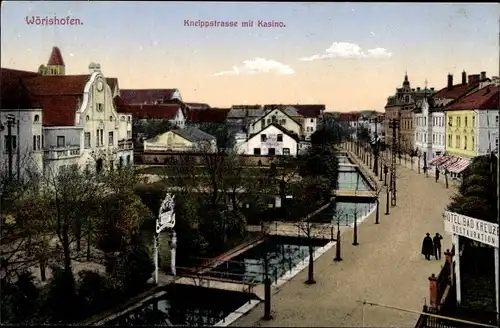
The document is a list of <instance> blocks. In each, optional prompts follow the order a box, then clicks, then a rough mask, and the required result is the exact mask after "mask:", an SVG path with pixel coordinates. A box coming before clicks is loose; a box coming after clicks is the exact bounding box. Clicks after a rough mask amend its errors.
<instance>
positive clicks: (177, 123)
mask: <svg viewBox="0 0 500 328" xmlns="http://www.w3.org/2000/svg"><path fill="white" fill-rule="evenodd" d="M114 103H115V106H116V107H117V108H118V109H119V110H120V112H122V113H128V114H132V115H133V117H134V119H135V120H136V123H137V121H147V120H151V119H158V120H167V121H168V122H169V123H170V124H171V125H172V126H174V127H176V128H180V129H183V128H184V127H185V126H186V117H185V115H184V112H183V110H182V106H181V105H179V104H155V105H154V104H148V105H131V104H129V103H127V102H126V101H125V100H124V99H123V98H121V96H116V97H115V98H114Z"/></svg>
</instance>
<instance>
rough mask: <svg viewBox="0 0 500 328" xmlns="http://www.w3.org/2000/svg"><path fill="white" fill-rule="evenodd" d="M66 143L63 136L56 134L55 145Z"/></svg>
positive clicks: (62, 145) (59, 145) (61, 145)
mask: <svg viewBox="0 0 500 328" xmlns="http://www.w3.org/2000/svg"><path fill="white" fill-rule="evenodd" d="M65 143H66V139H65V138H64V136H57V147H64V144H65Z"/></svg>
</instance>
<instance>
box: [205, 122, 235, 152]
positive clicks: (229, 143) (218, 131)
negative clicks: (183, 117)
mask: <svg viewBox="0 0 500 328" xmlns="http://www.w3.org/2000/svg"><path fill="white" fill-rule="evenodd" d="M200 130H202V131H204V132H206V133H208V134H210V135H212V136H214V137H215V138H216V139H217V147H218V148H220V149H232V148H233V147H234V145H235V139H234V135H233V134H232V133H231V131H230V130H229V128H228V126H227V125H226V124H216V123H203V124H201V126H200Z"/></svg>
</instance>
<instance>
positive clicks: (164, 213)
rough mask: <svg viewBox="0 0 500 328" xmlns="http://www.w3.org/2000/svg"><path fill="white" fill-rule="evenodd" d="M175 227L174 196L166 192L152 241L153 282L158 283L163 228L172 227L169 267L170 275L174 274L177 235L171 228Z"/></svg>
mask: <svg viewBox="0 0 500 328" xmlns="http://www.w3.org/2000/svg"><path fill="white" fill-rule="evenodd" d="M174 227H175V196H174V195H172V194H170V193H167V195H166V196H165V199H164V200H163V202H162V203H161V206H160V211H159V214H158V218H157V220H156V231H155V232H156V233H155V242H154V262H155V273H154V282H155V284H158V266H159V247H160V233H161V232H162V231H163V230H164V229H172V240H171V242H170V251H171V256H170V268H171V271H172V275H173V276H175V275H176V270H175V256H176V248H177V235H176V233H175V231H174V230H173V229H174Z"/></svg>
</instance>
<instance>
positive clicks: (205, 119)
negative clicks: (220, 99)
mask: <svg viewBox="0 0 500 328" xmlns="http://www.w3.org/2000/svg"><path fill="white" fill-rule="evenodd" d="M229 110H230V108H209V109H205V110H190V111H189V112H188V115H187V119H188V121H189V122H192V123H224V121H225V120H226V117H227V113H229Z"/></svg>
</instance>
